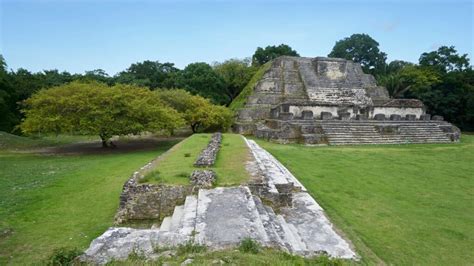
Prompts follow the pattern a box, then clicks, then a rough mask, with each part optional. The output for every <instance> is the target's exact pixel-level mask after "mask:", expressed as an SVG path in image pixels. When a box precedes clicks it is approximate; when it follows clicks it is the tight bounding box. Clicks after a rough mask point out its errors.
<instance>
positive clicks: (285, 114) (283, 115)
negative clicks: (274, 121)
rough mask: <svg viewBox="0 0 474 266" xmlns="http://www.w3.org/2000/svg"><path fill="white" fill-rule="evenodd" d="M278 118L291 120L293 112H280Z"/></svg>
mask: <svg viewBox="0 0 474 266" xmlns="http://www.w3.org/2000/svg"><path fill="white" fill-rule="evenodd" d="M279 118H280V119H281V120H293V113H289V112H280V115H279Z"/></svg>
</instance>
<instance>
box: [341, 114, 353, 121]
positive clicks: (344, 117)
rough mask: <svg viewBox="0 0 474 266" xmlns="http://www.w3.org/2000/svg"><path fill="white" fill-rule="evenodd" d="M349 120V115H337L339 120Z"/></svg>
mask: <svg viewBox="0 0 474 266" xmlns="http://www.w3.org/2000/svg"><path fill="white" fill-rule="evenodd" d="M350 119H351V113H348V112H346V113H339V120H350Z"/></svg>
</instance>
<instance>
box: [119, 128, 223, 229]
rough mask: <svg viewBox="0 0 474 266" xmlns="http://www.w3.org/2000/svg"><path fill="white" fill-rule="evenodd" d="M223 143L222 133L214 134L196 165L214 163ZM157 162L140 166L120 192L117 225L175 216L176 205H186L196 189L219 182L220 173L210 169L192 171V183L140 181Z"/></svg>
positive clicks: (203, 165) (210, 164)
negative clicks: (173, 214)
mask: <svg viewBox="0 0 474 266" xmlns="http://www.w3.org/2000/svg"><path fill="white" fill-rule="evenodd" d="M221 142H222V134H221V133H215V134H213V135H212V137H211V140H210V142H209V143H208V145H207V146H206V148H205V149H204V150H203V151H202V152H201V153H200V154H199V156H198V159H197V160H196V162H195V163H194V165H195V166H198V167H210V166H212V165H214V163H215V161H216V158H217V153H218V152H219V149H220V145H221ZM155 161H156V160H153V161H152V162H150V163H148V164H147V165H145V166H143V167H142V168H140V170H139V171H138V172H135V173H134V174H133V175H132V176H131V177H130V178H129V179H128V180H127V182H126V183H125V184H124V186H123V190H122V194H121V195H120V206H119V209H118V211H117V214H116V215H115V224H124V223H136V222H140V221H146V220H161V219H163V218H164V217H166V216H169V215H171V214H172V213H173V210H174V208H175V206H177V205H182V204H183V203H184V201H185V199H186V196H188V195H191V194H192V193H193V191H194V190H195V188H204V187H205V188H209V187H212V186H213V185H214V183H215V180H216V173H215V172H214V171H212V170H210V169H206V170H204V169H203V170H195V171H193V172H192V173H190V176H189V181H190V184H189V185H186V186H182V185H181V186H178V185H175V186H170V185H162V184H140V183H139V180H140V179H142V178H143V177H144V175H145V174H146V173H147V172H149V171H150V170H151V168H153V167H154V166H155V164H156V162H155Z"/></svg>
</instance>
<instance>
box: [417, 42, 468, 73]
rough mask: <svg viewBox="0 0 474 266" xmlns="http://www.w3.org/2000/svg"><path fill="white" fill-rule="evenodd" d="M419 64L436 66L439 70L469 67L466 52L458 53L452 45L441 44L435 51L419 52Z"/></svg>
mask: <svg viewBox="0 0 474 266" xmlns="http://www.w3.org/2000/svg"><path fill="white" fill-rule="evenodd" d="M419 63H420V65H421V66H429V67H433V68H436V69H437V70H439V71H441V72H450V71H463V70H466V69H468V68H470V64H469V58H468V57H467V54H463V55H459V54H458V52H457V51H456V49H455V48H454V46H449V47H448V46H441V47H439V48H438V50H436V51H431V52H426V53H423V54H421V56H420V60H419Z"/></svg>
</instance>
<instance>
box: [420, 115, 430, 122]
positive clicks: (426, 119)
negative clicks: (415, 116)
mask: <svg viewBox="0 0 474 266" xmlns="http://www.w3.org/2000/svg"><path fill="white" fill-rule="evenodd" d="M420 120H424V121H430V120H431V115H430V114H424V115H421V116H420Z"/></svg>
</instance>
